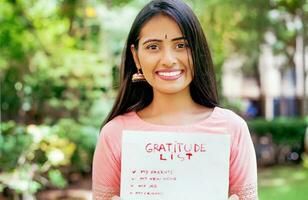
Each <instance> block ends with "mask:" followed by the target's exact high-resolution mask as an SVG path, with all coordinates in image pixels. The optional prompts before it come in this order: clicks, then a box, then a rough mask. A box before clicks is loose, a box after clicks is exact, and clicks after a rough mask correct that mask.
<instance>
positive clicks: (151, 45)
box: [146, 44, 158, 50]
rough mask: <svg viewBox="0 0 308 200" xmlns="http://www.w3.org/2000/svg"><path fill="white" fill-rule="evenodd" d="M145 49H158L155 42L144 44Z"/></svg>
mask: <svg viewBox="0 0 308 200" xmlns="http://www.w3.org/2000/svg"><path fill="white" fill-rule="evenodd" d="M146 49H149V50H157V49H158V45H156V44H150V45H148V46H146Z"/></svg>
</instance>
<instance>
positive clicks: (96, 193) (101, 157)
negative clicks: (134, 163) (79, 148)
mask: <svg viewBox="0 0 308 200" xmlns="http://www.w3.org/2000/svg"><path fill="white" fill-rule="evenodd" d="M121 125H122V124H121V121H119V120H112V121H110V122H109V123H107V124H106V125H105V126H104V127H103V129H102V130H101V133H100V136H99V140H98V142H97V145H96V148H95V152H94V157H93V167H92V192H93V200H111V198H112V197H113V196H115V195H119V193H120V176H121V168H120V167H121V162H120V161H121V132H122V126H121Z"/></svg>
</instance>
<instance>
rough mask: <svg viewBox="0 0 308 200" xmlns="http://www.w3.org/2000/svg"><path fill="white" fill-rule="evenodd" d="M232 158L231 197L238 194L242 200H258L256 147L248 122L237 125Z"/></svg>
mask: <svg viewBox="0 0 308 200" xmlns="http://www.w3.org/2000/svg"><path fill="white" fill-rule="evenodd" d="M235 126H237V127H236V128H235V127H234V128H233V129H234V131H236V133H235V134H234V137H233V142H232V147H231V156H230V177H229V181H230V182H229V195H232V194H236V195H238V196H239V198H240V200H257V199H258V192H257V164H256V155H255V150H254V146H253V143H252V140H251V136H250V133H249V130H248V127H247V124H246V122H245V121H244V120H243V119H240V120H239V122H238V123H236V124H235Z"/></svg>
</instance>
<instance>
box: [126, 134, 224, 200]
mask: <svg viewBox="0 0 308 200" xmlns="http://www.w3.org/2000/svg"><path fill="white" fill-rule="evenodd" d="M229 155H230V135H228V134H210V133H177V132H149V131H128V130H124V131H123V137H122V163H121V165H122V166H121V199H123V200H190V199H191V200H198V199H202V200H226V199H228V186H229V157H230V156H229Z"/></svg>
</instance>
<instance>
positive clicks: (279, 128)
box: [248, 118, 307, 145]
mask: <svg viewBox="0 0 308 200" xmlns="http://www.w3.org/2000/svg"><path fill="white" fill-rule="evenodd" d="M248 126H249V129H250V132H251V133H254V134H256V135H258V136H263V135H268V134H270V135H272V138H273V142H275V143H276V144H288V145H294V144H298V143H300V144H302V143H303V141H304V137H305V129H306V127H307V121H306V120H305V119H301V118H277V119H274V120H272V121H267V120H265V119H255V120H250V121H248Z"/></svg>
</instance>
